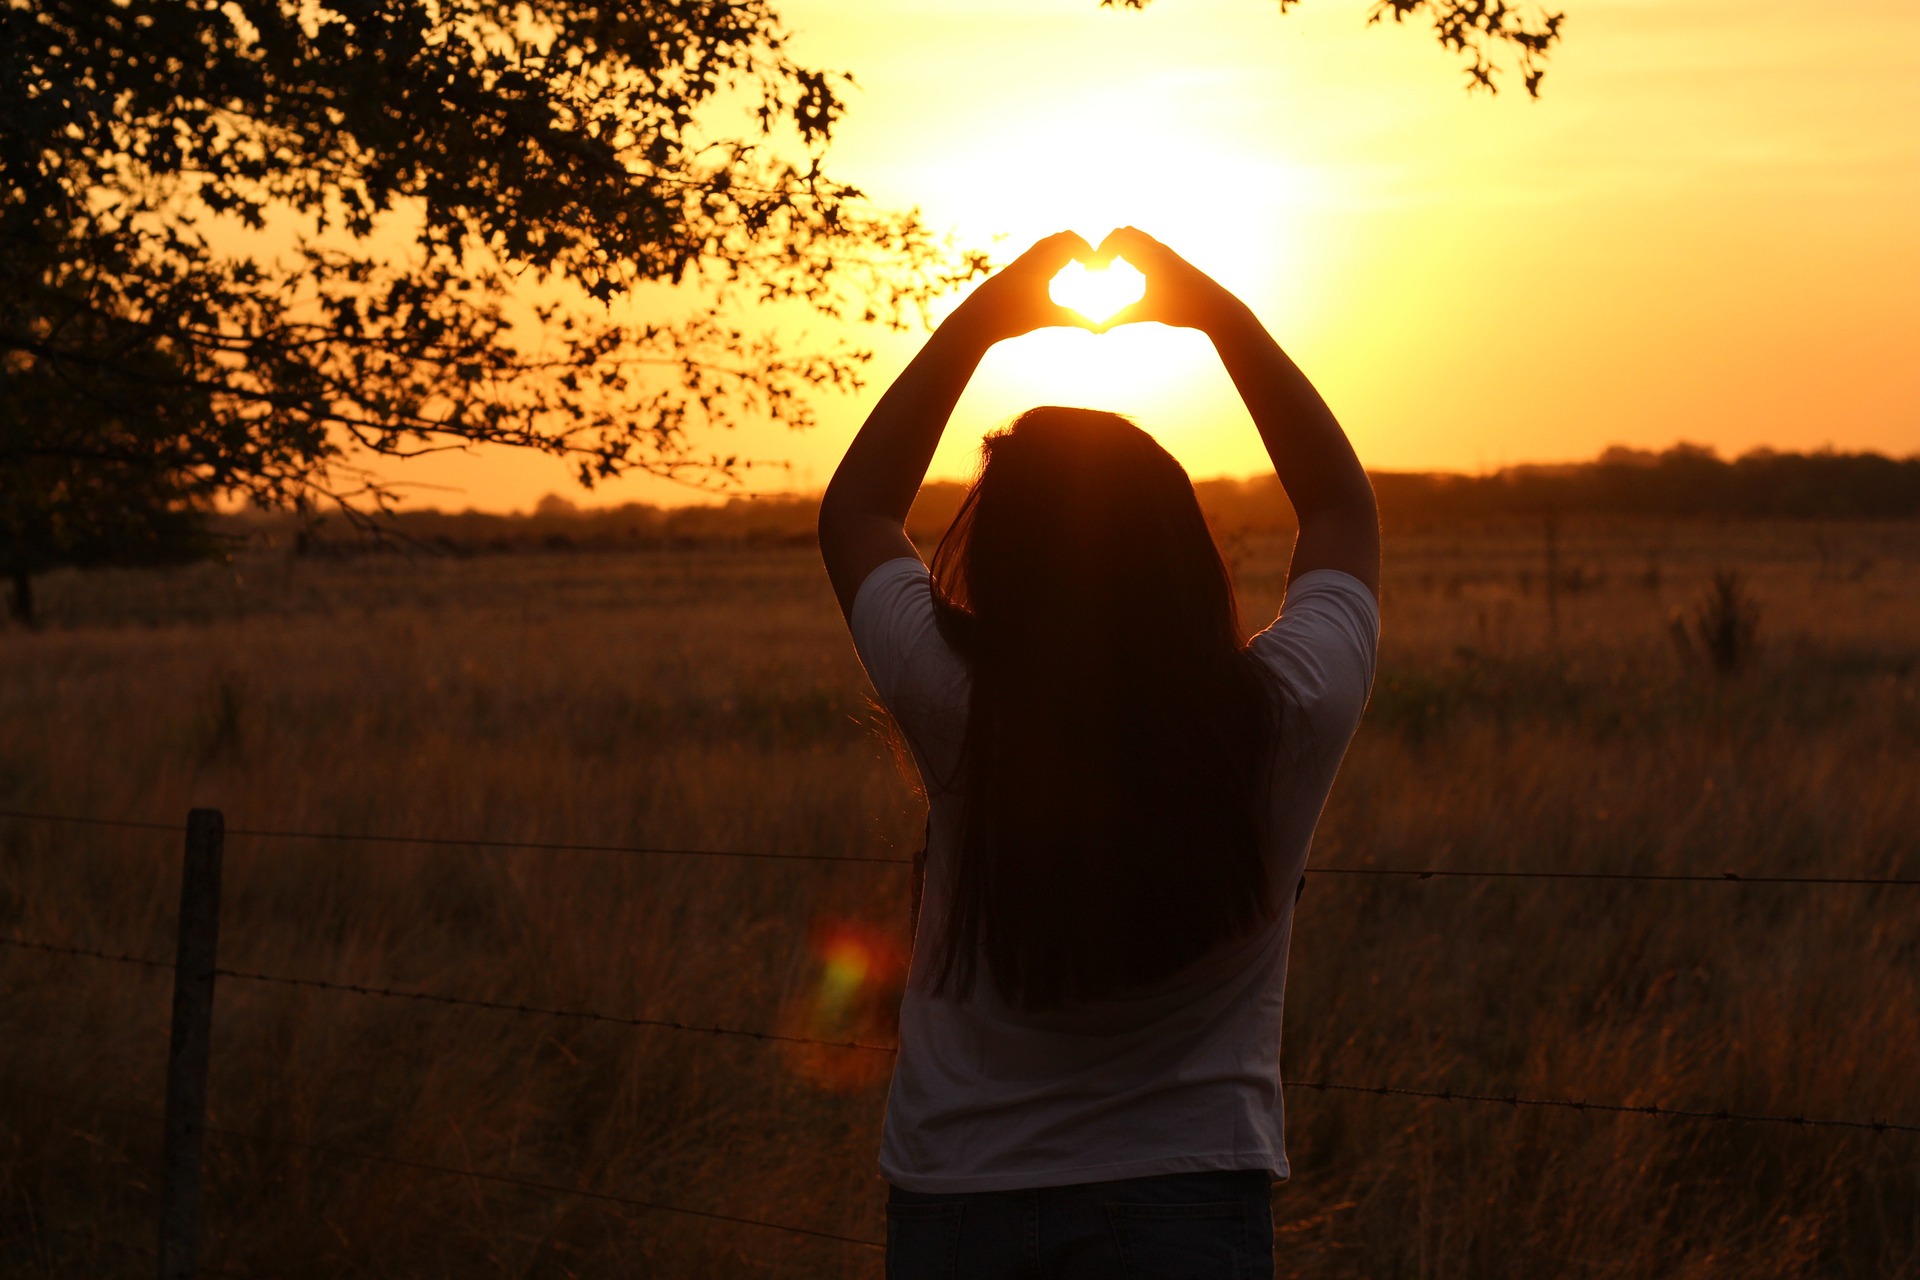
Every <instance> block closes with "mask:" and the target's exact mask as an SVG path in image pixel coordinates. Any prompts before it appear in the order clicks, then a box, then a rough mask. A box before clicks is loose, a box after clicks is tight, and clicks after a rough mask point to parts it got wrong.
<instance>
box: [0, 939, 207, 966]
mask: <svg viewBox="0 0 1920 1280" xmlns="http://www.w3.org/2000/svg"><path fill="white" fill-rule="evenodd" d="M0 946H6V947H18V948H20V949H21V950H22V951H45V952H48V953H50V954H52V955H56V956H81V957H84V958H86V959H88V960H111V961H113V962H114V963H115V964H131V965H138V966H140V967H141V968H143V969H171V968H173V961H171V960H155V959H152V958H151V957H149V956H130V955H127V954H125V953H124V952H117V951H100V950H97V949H96V948H93V947H68V946H62V945H61V944H60V943H57V942H41V941H39V940H38V939H36V938H0Z"/></svg>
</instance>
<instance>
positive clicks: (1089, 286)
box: [1047, 261, 1147, 324]
mask: <svg viewBox="0 0 1920 1280" xmlns="http://www.w3.org/2000/svg"><path fill="white" fill-rule="evenodd" d="M1146 292H1147V278H1146V277H1145V276H1143V275H1141V274H1140V273H1139V272H1138V271H1136V270H1134V269H1133V268H1132V267H1130V266H1128V265H1127V264H1126V263H1124V262H1120V261H1114V262H1109V263H1108V264H1107V265H1106V266H1104V267H1089V266H1087V265H1086V264H1085V263H1082V262H1069V263H1068V264H1067V265H1066V266H1064V267H1062V268H1061V269H1060V272H1059V274H1058V275H1056V276H1054V278H1053V282H1052V283H1051V284H1050V285H1049V286H1048V288H1047V296H1048V297H1050V298H1052V299H1053V300H1054V301H1055V302H1057V303H1059V304H1060V305H1061V306H1063V307H1071V308H1073V310H1075V311H1078V312H1079V313H1080V314H1081V315H1083V316H1085V317H1086V318H1087V319H1089V320H1092V321H1094V322H1095V323H1096V324H1097V323H1099V322H1100V321H1103V320H1106V319H1107V318H1109V317H1110V316H1112V315H1114V314H1115V313H1116V312H1118V311H1119V310H1120V308H1122V307H1124V306H1127V305H1129V304H1131V303H1135V302H1138V301H1140V299H1141V298H1143V297H1145V296H1146Z"/></svg>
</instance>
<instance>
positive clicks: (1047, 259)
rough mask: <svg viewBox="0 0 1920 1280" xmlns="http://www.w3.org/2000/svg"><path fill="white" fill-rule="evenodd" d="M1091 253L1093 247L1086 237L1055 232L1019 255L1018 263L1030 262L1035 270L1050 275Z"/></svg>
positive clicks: (1074, 233)
mask: <svg viewBox="0 0 1920 1280" xmlns="http://www.w3.org/2000/svg"><path fill="white" fill-rule="evenodd" d="M1092 253H1093V246H1092V245H1090V244H1088V243H1087V240H1086V237H1085V236H1083V235H1081V234H1080V233H1079V232H1077V231H1057V232H1055V233H1054V234H1053V235H1050V236H1047V237H1046V238H1045V239H1043V240H1039V241H1036V242H1035V244H1034V246H1033V247H1032V248H1031V249H1028V250H1027V251H1026V252H1025V253H1023V254H1021V255H1020V257H1019V259H1018V261H1020V262H1027V261H1029V260H1031V261H1032V263H1033V265H1034V266H1035V267H1036V268H1044V269H1045V270H1046V272H1047V274H1048V275H1052V274H1053V273H1054V272H1056V271H1058V270H1059V269H1060V268H1062V267H1064V266H1066V265H1067V264H1068V263H1069V262H1072V261H1074V260H1075V259H1077V258H1078V259H1082V260H1084V257H1085V256H1090V255H1091V254H1092Z"/></svg>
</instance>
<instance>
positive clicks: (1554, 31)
mask: <svg viewBox="0 0 1920 1280" xmlns="http://www.w3.org/2000/svg"><path fill="white" fill-rule="evenodd" d="M1151 2H1152V0H1100V7H1101V8H1103V9H1111V8H1122V9H1144V8H1146V7H1147V5H1148V4H1150V3H1151ZM1274 3H1277V4H1278V5H1279V6H1280V12H1281V13H1286V12H1288V11H1290V10H1291V9H1292V8H1293V7H1294V6H1295V5H1297V4H1299V3H1300V0H1274ZM1526 9H1527V10H1532V12H1531V13H1529V12H1527V11H1525V10H1523V8H1522V6H1520V5H1516V4H1507V3H1505V2H1504V0H1374V4H1373V6H1372V8H1371V9H1370V10H1369V12H1368V14H1367V23H1368V25H1372V24H1373V23H1376V22H1382V21H1384V20H1386V19H1388V18H1391V19H1393V21H1395V22H1405V21H1406V20H1407V19H1408V18H1428V19H1431V20H1432V22H1433V33H1434V35H1435V37H1436V38H1437V39H1438V40H1439V41H1440V45H1441V47H1442V48H1444V49H1446V50H1447V51H1448V52H1450V53H1455V54H1458V55H1460V56H1461V57H1462V58H1464V59H1465V60H1466V64H1467V85H1468V87H1469V88H1473V89H1485V90H1486V91H1487V92H1488V93H1498V92H1500V86H1499V85H1498V84H1496V83H1495V82H1494V81H1495V77H1496V76H1497V75H1498V74H1499V67H1498V66H1497V65H1496V62H1495V59H1497V58H1498V57H1500V56H1501V55H1502V54H1505V55H1506V56H1508V57H1511V58H1512V59H1513V62H1514V66H1515V68H1516V69H1517V70H1518V71H1519V72H1520V79H1521V83H1522V84H1523V85H1525V86H1526V90H1527V93H1528V95H1529V96H1531V97H1535V98H1537V97H1539V96H1540V82H1541V81H1542V80H1544V79H1545V78H1546V75H1547V71H1546V68H1545V67H1544V66H1542V65H1541V64H1542V63H1543V62H1545V61H1546V58H1547V54H1548V53H1550V52H1551V51H1552V49H1553V46H1554V45H1555V44H1556V43H1557V42H1558V41H1559V39H1560V28H1561V27H1562V26H1563V25H1565V23H1566V20H1567V15H1566V14H1564V13H1548V12H1546V11H1545V10H1544V9H1542V8H1541V7H1540V6H1539V5H1529V6H1526Z"/></svg>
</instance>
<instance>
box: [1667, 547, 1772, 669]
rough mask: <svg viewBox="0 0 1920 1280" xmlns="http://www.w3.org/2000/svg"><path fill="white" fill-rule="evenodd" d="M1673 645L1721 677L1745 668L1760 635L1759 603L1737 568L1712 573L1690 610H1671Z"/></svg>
mask: <svg viewBox="0 0 1920 1280" xmlns="http://www.w3.org/2000/svg"><path fill="white" fill-rule="evenodd" d="M1670 625H1671V628H1672V632H1673V641H1674V644H1675V645H1676V646H1677V647H1678V648H1679V650H1680V652H1681V653H1682V654H1683V655H1685V656H1686V657H1688V658H1690V659H1699V660H1701V661H1704V662H1705V663H1706V664H1707V665H1708V666H1710V667H1712V668H1713V669H1714V670H1715V671H1716V672H1718V673H1719V674H1721V675H1723V676H1728V675H1734V674H1736V673H1737V672H1739V671H1741V670H1743V669H1745V667H1746V665H1747V663H1748V662H1749V661H1751V660H1752V658H1753V652H1754V648H1755V646H1756V645H1757V644H1758V642H1759V637H1760V603H1759V601H1757V600H1755V599H1754V598H1753V593H1752V592H1750V591H1749V590H1748V589H1747V585H1746V580H1745V579H1744V578H1742V577H1741V576H1740V574H1739V572H1738V571H1737V570H1732V569H1726V570H1720V571H1717V572H1716V573H1715V574H1714V575H1713V585H1712V586H1711V587H1709V588H1708V589H1707V592H1706V594H1705V595H1703V596H1701V597H1700V599H1699V601H1698V602H1697V603H1695V605H1694V606H1693V609H1692V611H1691V612H1688V613H1683V612H1681V611H1679V610H1675V611H1674V615H1673V621H1672V623H1671V624H1670Z"/></svg>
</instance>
